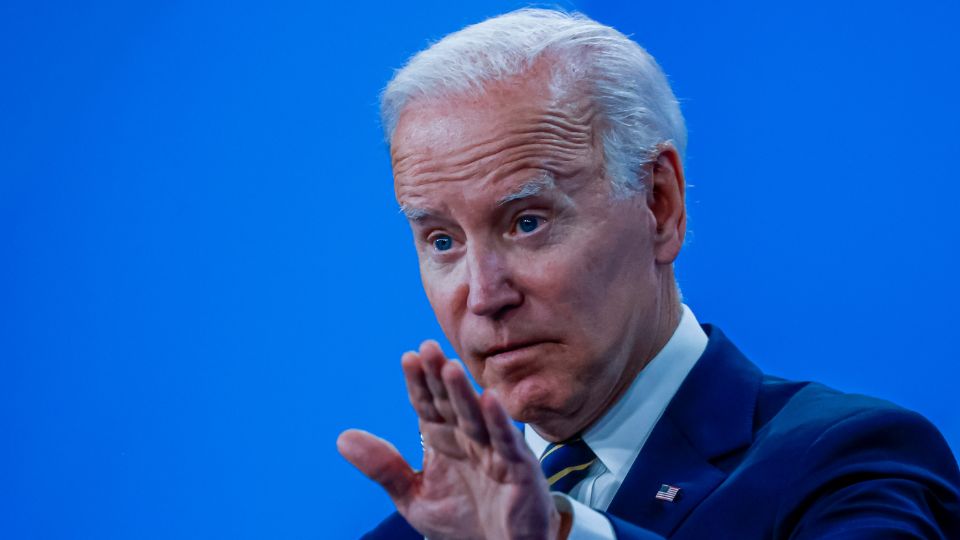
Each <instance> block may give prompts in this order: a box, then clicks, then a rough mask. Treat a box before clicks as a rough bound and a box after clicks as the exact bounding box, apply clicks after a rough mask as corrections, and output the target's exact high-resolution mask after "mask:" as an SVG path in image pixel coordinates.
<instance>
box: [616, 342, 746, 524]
mask: <svg viewBox="0 0 960 540" xmlns="http://www.w3.org/2000/svg"><path fill="white" fill-rule="evenodd" d="M704 330H705V331H706V332H707V335H708V336H709V339H710V341H709V342H708V344H707V348H706V350H704V352H703V355H702V356H701V357H700V359H699V360H698V361H697V364H696V365H695V366H694V368H693V369H692V370H691V371H690V374H689V375H688V376H687V378H686V379H685V380H684V382H683V384H682V385H681V386H680V389H679V390H678V391H677V394H676V395H675V396H674V397H673V399H672V400H671V402H670V405H669V406H668V407H667V409H666V411H665V412H664V414H663V417H662V418H661V419H660V421H659V422H657V425H656V427H655V428H654V429H653V432H652V433H651V434H650V437H649V438H648V439H647V442H646V443H645V444H644V446H643V449H642V450H641V452H640V455H639V456H638V457H637V460H636V461H635V462H634V464H633V466H632V467H631V469H630V472H629V473H628V474H627V477H626V478H625V479H624V482H623V484H622V485H621V486H620V489H619V490H617V494H616V496H615V497H614V499H613V501H612V502H611V503H610V507H609V508H608V509H607V510H608V511H609V512H610V513H611V514H613V515H615V516H618V517H621V518H623V519H626V520H627V521H630V522H633V523H635V524H637V525H640V526H642V527H645V528H647V529H650V530H652V531H654V532H656V533H658V534H661V535H663V536H669V535H670V534H671V533H672V532H673V531H674V530H676V528H677V527H678V526H679V525H680V524H681V523H682V522H683V520H684V519H685V518H686V517H687V516H688V515H689V514H690V513H691V512H692V511H693V510H694V509H695V508H696V507H697V506H698V505H699V504H700V502H702V501H703V499H704V498H705V497H707V496H708V495H709V494H710V493H712V492H713V490H715V489H716V488H717V486H719V485H720V484H721V483H722V482H723V481H724V479H725V478H726V473H724V472H723V471H722V470H720V469H718V468H717V467H715V466H714V465H713V464H712V462H713V461H714V460H715V459H716V458H718V457H720V456H723V455H725V454H729V453H730V452H732V451H734V450H737V449H739V448H742V447H744V446H746V445H748V444H749V443H750V441H751V440H752V439H753V412H754V407H755V405H756V399H757V392H758V391H759V388H760V381H761V378H762V374H761V373H760V370H759V369H757V367H756V366H754V365H753V364H752V363H750V362H749V361H748V360H747V359H746V358H744V356H743V354H742V353H740V351H738V350H737V348H736V347H735V346H734V345H733V344H732V343H730V341H729V340H727V338H726V337H725V336H724V335H723V333H722V332H720V330H719V329H717V328H714V327H712V326H710V325H704ZM663 484H667V485H669V486H675V487H678V488H680V491H679V493H678V495H677V497H676V498H675V499H674V500H673V501H665V500H659V499H657V498H656V495H657V491H658V490H659V489H660V486H661V485H663Z"/></svg>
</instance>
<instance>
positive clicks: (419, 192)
mask: <svg viewBox="0 0 960 540" xmlns="http://www.w3.org/2000/svg"><path fill="white" fill-rule="evenodd" d="M551 86H553V85H550V84H547V81H546V80H544V78H543V77H526V78H522V79H519V80H511V81H505V82H504V83H501V84H498V85H494V86H493V87H492V88H487V89H485V91H484V93H483V94H480V95H465V96H455V97H446V98H440V99H436V98H435V99H432V100H421V101H419V102H417V101H415V102H412V103H411V104H409V105H408V106H407V107H405V108H404V111H403V112H402V113H401V115H400V118H399V121H398V123H397V128H396V130H395V132H394V135H393V138H392V140H391V158H392V162H393V171H394V180H395V188H396V194H397V199H398V201H399V202H400V203H401V205H403V206H411V205H416V204H418V203H422V202H423V200H424V199H430V198H431V195H432V194H435V193H436V192H438V191H440V190H444V189H447V188H451V187H455V188H456V189H460V190H467V189H470V190H477V189H482V190H484V191H485V192H487V193H499V194H500V195H504V194H509V193H512V192H515V191H517V190H518V189H521V190H522V189H524V185H528V184H530V183H531V182H537V181H541V180H543V179H556V180H558V181H561V182H562V181H564V180H567V179H573V178H576V177H578V176H580V175H581V174H582V173H583V172H584V170H585V169H589V168H592V167H593V166H595V165H596V161H597V153H598V148H597V141H596V137H595V133H596V129H595V124H596V110H595V107H594V106H593V104H592V101H591V100H590V99H588V98H587V97H586V93H584V92H574V91H568V92H565V93H564V94H563V95H560V96H557V95H554V94H553V93H551V92H549V91H548V90H549V89H550V87H551ZM527 189H530V188H527Z"/></svg>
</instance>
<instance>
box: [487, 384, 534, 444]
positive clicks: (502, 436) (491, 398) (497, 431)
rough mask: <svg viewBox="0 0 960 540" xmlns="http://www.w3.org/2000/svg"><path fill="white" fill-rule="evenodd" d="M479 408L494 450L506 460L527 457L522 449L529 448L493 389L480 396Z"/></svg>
mask: <svg viewBox="0 0 960 540" xmlns="http://www.w3.org/2000/svg"><path fill="white" fill-rule="evenodd" d="M480 410H481V411H483V419H484V424H485V425H486V427H487V433H489V434H490V444H491V445H492V446H493V449H494V451H496V452H497V453H498V454H500V455H501V456H503V457H504V458H505V459H507V460H508V461H524V460H525V459H526V457H527V456H526V454H525V453H524V451H525V450H526V451H527V452H529V449H527V448H526V444H525V443H523V442H522V440H521V439H522V437H521V435H520V432H519V431H517V428H516V427H515V426H514V425H513V423H512V422H511V421H510V417H509V416H507V411H506V410H505V409H504V408H503V405H501V404H500V401H499V400H498V399H497V398H496V394H494V393H493V391H490V390H488V391H486V392H484V393H483V395H481V396H480Z"/></svg>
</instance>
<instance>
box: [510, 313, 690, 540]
mask: <svg viewBox="0 0 960 540" xmlns="http://www.w3.org/2000/svg"><path fill="white" fill-rule="evenodd" d="M706 347H707V335H706V334H705V333H704V331H703V329H702V328H700V324H699V323H698V322H697V318H696V317H695V316H694V315H693V312H692V311H690V308H688V307H687V306H686V305H684V306H683V314H682V315H681V316H680V324H678V325H677V329H676V330H675V331H674V332H673V336H671V337H670V340H669V341H667V344H666V345H664V346H663V349H661V350H660V352H659V353H657V355H656V356H654V357H653V359H652V360H651V361H650V362H649V363H648V364H647V366H646V367H644V368H643V370H642V371H641V372H640V374H638V375H637V378H636V379H634V381H633V383H631V384H630V387H629V388H628V389H627V391H626V393H625V394H624V395H623V397H621V398H620V400H619V401H617V403H616V404H615V405H614V406H613V407H612V408H611V409H610V410H609V411H607V413H606V414H605V415H604V416H603V417H601V418H600V420H598V421H597V422H596V423H595V424H594V425H593V426H591V427H590V429H588V430H587V431H586V432H584V433H583V441H584V442H585V443H587V446H589V447H590V449H591V450H592V451H593V453H594V454H596V456H597V461H596V462H595V463H594V464H593V465H592V466H591V467H590V469H589V472H588V474H587V476H586V477H585V478H584V479H583V480H581V481H580V483H579V484H577V485H576V486H574V487H573V489H571V490H570V494H569V495H566V494H563V493H556V492H555V493H554V502H555V503H556V504H557V508H558V509H559V510H560V511H561V512H566V513H569V514H572V515H573V528H572V529H571V531H570V535H569V536H568V538H569V539H570V540H593V539H613V538H616V536H615V535H614V532H613V526H612V525H611V524H610V520H608V519H607V518H606V517H605V516H604V515H603V514H601V513H600V512H598V511H597V510H606V509H607V507H608V506H610V503H611V502H612V501H613V497H614V495H616V493H617V490H618V489H619V488H620V485H621V484H622V483H623V480H624V479H625V478H626V476H627V472H628V471H629V470H630V467H631V466H633V462H634V461H635V460H636V459H637V455H639V454H640V450H641V449H642V448H643V445H644V443H645V442H646V441H647V437H649V436H650V432H651V431H653V427H654V425H656V423H657V421H658V420H660V417H661V416H662V415H663V411H664V410H666V408H667V405H668V404H669V403H670V400H671V399H673V396H674V394H676V393H677V390H678V389H679V388H680V385H681V384H682V383H683V380H684V379H685V378H686V376H687V374H688V373H689V372H690V370H691V369H692V368H693V365H694V364H696V363H697V360H698V359H699V358H700V355H701V354H703V351H704V349H706ZM524 438H525V439H526V441H527V445H529V446H530V449H531V450H533V453H534V454H535V455H537V456H540V455H542V454H543V451H544V450H545V449H546V447H547V445H548V444H549V442H548V441H546V440H544V439H543V438H542V437H540V435H539V434H537V432H536V431H534V430H533V429H532V428H531V427H530V426H526V427H525V429H524ZM595 509H596V510H595Z"/></svg>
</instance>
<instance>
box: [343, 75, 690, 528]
mask: <svg viewBox="0 0 960 540" xmlns="http://www.w3.org/2000/svg"><path fill="white" fill-rule="evenodd" d="M549 67H550V66H549V65H546V64H545V63H541V65H540V66H539V67H535V68H534V69H533V70H531V72H530V73H528V74H525V75H523V76H520V77H517V78H514V79H510V80H507V81H505V82H502V83H496V84H491V85H489V86H488V87H487V88H486V89H485V91H484V93H483V94H482V95H479V96H469V95H468V96H460V97H447V98H443V99H437V100H421V101H417V100H414V101H413V102H411V103H410V104H408V105H407V106H406V107H405V109H404V111H403V113H402V114H401V115H400V119H399V122H398V125H397V129H396V131H395V133H394V136H393V139H392V141H391V154H392V158H393V169H394V177H395V189H396V194H397V200H398V201H399V203H400V204H401V206H402V208H403V209H404V212H405V213H406V214H407V216H408V217H409V218H410V221H411V228H412V230H413V235H414V240H415V244H416V246H417V253H418V256H419V260H420V272H421V277H422V280H423V285H424V290H425V291H426V293H427V297H428V299H429V300H430V303H431V306H432V307H433V309H434V312H435V313H436V315H437V319H438V321H439V322H440V325H441V327H442V328H443V330H444V333H445V334H446V336H447V337H448V338H449V340H450V342H451V344H452V345H453V346H454V348H455V349H456V352H457V353H458V354H459V355H460V357H461V358H462V359H463V362H464V364H465V365H466V367H467V368H468V369H469V370H470V373H471V375H472V376H473V378H474V379H475V380H476V381H477V382H478V383H479V384H480V385H481V386H482V387H483V388H484V389H485V392H484V393H483V395H482V396H477V395H476V393H475V392H474V391H473V389H472V388H471V387H470V385H469V383H468V382H467V379H466V374H465V372H464V371H463V368H462V367H460V365H459V364H458V363H456V362H452V361H450V360H448V359H446V358H445V357H444V356H443V353H442V352H441V351H440V350H439V347H438V346H437V345H436V344H434V343H432V342H426V343H425V344H424V345H423V346H422V347H421V349H420V351H419V352H417V353H413V352H411V353H407V354H405V355H404V356H403V359H402V365H403V369H404V374H405V377H406V382H407V390H408V394H409V396H410V401H411V403H412V404H413V406H414V408H415V410H416V411H417V414H418V416H419V418H420V426H421V431H422V432H423V433H424V434H425V437H426V441H427V452H426V454H425V460H424V464H423V472H421V473H415V472H414V471H413V470H412V469H411V468H410V467H409V465H407V464H406V463H405V462H404V461H403V459H402V458H401V457H400V456H399V454H398V453H397V452H396V450H395V449H393V447H392V446H390V445H389V443H387V442H385V441H382V440H380V439H377V438H376V437H374V436H372V435H369V434H366V433H363V432H359V431H348V432H345V433H344V434H343V435H341V437H340V439H339V440H338V446H339V448H340V451H341V453H342V454H343V455H344V456H345V457H346V458H347V459H348V460H350V461H351V462H352V463H353V464H354V465H356V466H357V467H358V468H359V469H360V470H361V471H363V472H364V473H365V474H367V475H368V476H369V477H370V478H372V479H373V480H375V481H377V482H378V483H380V484H381V485H382V486H383V487H384V488H385V489H386V490H387V492H388V493H389V494H390V496H391V497H392V498H393V500H394V502H395V503H396V505H397V508H398V510H399V511H400V513H401V514H403V516H404V517H405V518H406V519H407V520H408V521H409V522H410V523H411V525H413V526H414V527H415V528H416V529H417V530H419V531H420V532H422V533H424V534H425V535H427V536H428V537H430V538H431V540H438V539H440V538H497V539H500V538H556V537H558V536H560V537H563V536H564V535H565V534H566V528H567V526H568V525H569V523H567V522H566V521H564V517H563V516H560V515H559V514H558V512H557V510H556V509H555V507H554V504H553V502H552V500H551V496H550V494H549V491H548V488H547V485H546V481H545V479H544V478H543V475H542V473H541V471H540V468H539V465H538V463H537V460H536V458H535V456H533V455H532V453H531V452H530V451H529V449H528V448H527V447H526V445H525V443H524V441H523V437H522V435H521V434H520V433H519V432H518V431H517V430H516V428H514V427H513V425H512V424H511V423H510V421H509V417H513V418H516V419H518V420H521V421H524V422H526V423H528V425H530V426H532V427H533V429H535V430H537V432H538V433H540V434H541V435H542V436H543V437H544V438H546V439H548V440H554V441H558V440H563V439H566V438H569V437H571V436H573V435H575V434H577V433H581V432H582V431H583V430H585V429H586V428H588V427H589V426H590V425H591V424H592V423H593V422H595V421H596V420H597V419H598V418H599V417H600V416H602V414H603V413H604V412H605V411H606V410H608V409H609V408H610V406H612V405H613V404H614V403H615V402H616V400H617V399H618V398H619V397H620V396H621V395H622V394H623V392H624V391H625V390H626V389H627V387H628V386H629V384H630V382H631V381H632V380H633V379H634V378H635V376H636V374H637V373H639V371H640V370H641V369H642V368H643V367H644V366H645V365H646V363H647V362H648V361H649V360H650V359H651V358H652V357H653V356H654V355H655V354H656V353H657V352H658V351H659V350H660V348H661V347H662V346H663V345H664V343H666V341H667V340H668V339H669V336H670V335H671V334H672V332H673V330H674V328H676V325H677V322H678V320H679V299H678V298H677V294H676V288H675V283H674V280H673V272H672V263H673V260H674V259H675V258H676V256H677V254H678V252H679V250H680V246H681V244H682V241H683V234H684V228H685V213H684V205H683V172H682V166H681V164H680V160H679V157H678V155H677V153H676V151H675V150H674V149H673V148H672V147H670V146H669V145H664V146H663V147H662V150H661V152H660V154H659V155H658V156H657V157H656V158H655V159H654V160H653V161H652V162H651V163H650V164H649V165H648V167H647V168H646V169H645V170H644V171H643V176H642V181H643V183H644V186H645V189H644V190H643V191H639V192H637V193H635V194H633V195H631V196H626V197H616V196H614V193H613V190H612V188H611V185H610V182H609V181H608V179H607V178H606V177H605V176H604V166H603V152H602V145H601V142H600V137H599V135H598V133H599V132H600V129H599V124H598V122H599V120H598V115H597V113H596V111H595V108H594V107H593V105H592V104H591V102H590V100H589V99H587V98H586V97H585V94H584V93H583V92H582V91H581V90H577V88H576V87H577V85H576V84H574V83H570V84H567V85H566V87H568V88H570V90H568V91H566V92H563V94H562V95H557V96H551V95H546V94H547V93H546V92H545V91H544V88H546V87H547V84H546V83H547V81H548V77H550V70H549Z"/></svg>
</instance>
